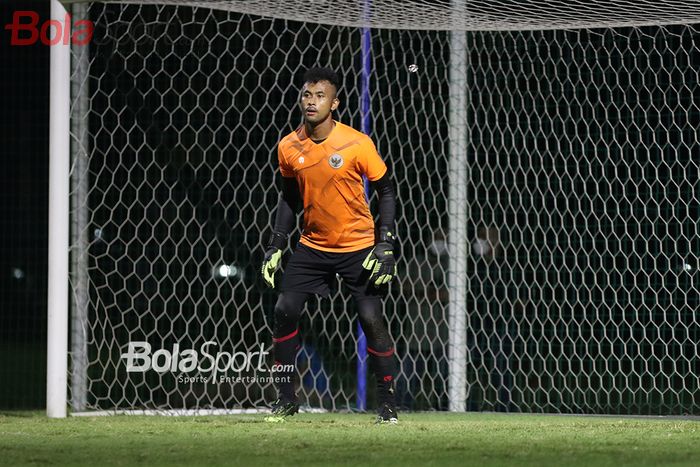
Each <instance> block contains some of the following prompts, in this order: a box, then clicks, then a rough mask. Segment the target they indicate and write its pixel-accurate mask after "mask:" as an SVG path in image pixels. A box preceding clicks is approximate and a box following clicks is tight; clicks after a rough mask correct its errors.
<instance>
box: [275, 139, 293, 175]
mask: <svg viewBox="0 0 700 467" xmlns="http://www.w3.org/2000/svg"><path fill="white" fill-rule="evenodd" d="M277 162H278V163H279V166H280V174H281V175H282V176H283V177H293V176H294V170H293V169H292V168H291V167H290V166H289V164H287V158H286V157H284V150H283V149H282V144H278V145H277Z"/></svg>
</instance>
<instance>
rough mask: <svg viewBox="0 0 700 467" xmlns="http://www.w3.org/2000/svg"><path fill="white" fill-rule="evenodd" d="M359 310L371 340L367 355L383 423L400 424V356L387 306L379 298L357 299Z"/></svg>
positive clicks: (368, 339)
mask: <svg viewBox="0 0 700 467" xmlns="http://www.w3.org/2000/svg"><path fill="white" fill-rule="evenodd" d="M356 300H357V311H358V314H359V317H360V323H361V324H362V330H363V331H364V332H365V336H366V337H367V353H368V354H369V360H370V366H371V367H372V370H373V372H374V377H375V379H376V383H377V402H378V407H379V410H378V411H379V418H378V420H377V421H378V422H380V423H396V421H397V418H398V416H397V414H396V399H395V390H394V379H395V378H396V356H395V355H394V346H393V342H392V340H391V337H390V336H389V330H388V327H387V325H386V322H385V320H384V312H383V308H384V307H383V304H382V300H381V298H379V297H377V296H363V297H357V299H356Z"/></svg>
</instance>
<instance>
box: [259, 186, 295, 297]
mask: <svg viewBox="0 0 700 467" xmlns="http://www.w3.org/2000/svg"><path fill="white" fill-rule="evenodd" d="M298 212H299V188H298V186H297V181H296V179H295V178H294V177H284V176H283V177H282V190H281V193H280V196H279V201H278V202H277V209H276V212H275V224H274V226H273V228H272V234H271V235H270V240H269V242H268V244H267V248H266V249H265V259H264V260H263V264H262V275H263V279H264V280H265V284H266V285H268V286H269V287H274V286H275V272H277V269H279V267H280V263H281V262H282V250H284V248H286V246H287V240H288V238H289V234H290V233H291V232H292V230H293V229H294V226H295V225H296V219H297V213H298Z"/></svg>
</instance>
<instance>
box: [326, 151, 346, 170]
mask: <svg viewBox="0 0 700 467" xmlns="http://www.w3.org/2000/svg"><path fill="white" fill-rule="evenodd" d="M328 164H329V165H330V166H331V167H333V168H334V169H339V168H341V167H342V166H343V156H341V155H340V154H333V155H332V156H331V157H329V158H328Z"/></svg>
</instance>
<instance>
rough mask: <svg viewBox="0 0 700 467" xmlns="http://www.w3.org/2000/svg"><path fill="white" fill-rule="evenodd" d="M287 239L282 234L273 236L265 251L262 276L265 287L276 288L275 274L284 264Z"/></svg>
mask: <svg viewBox="0 0 700 467" xmlns="http://www.w3.org/2000/svg"><path fill="white" fill-rule="evenodd" d="M284 242H286V238H285V237H284V236H282V235H280V234H275V233H273V234H272V237H271V238H270V244H269V245H268V247H267V249H266V250H265V259H263V263H262V271H261V272H262V276H263V280H264V281H265V285H267V286H268V287H272V288H275V273H276V272H277V270H278V269H279V267H280V265H281V264H282V245H283V244H284Z"/></svg>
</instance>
